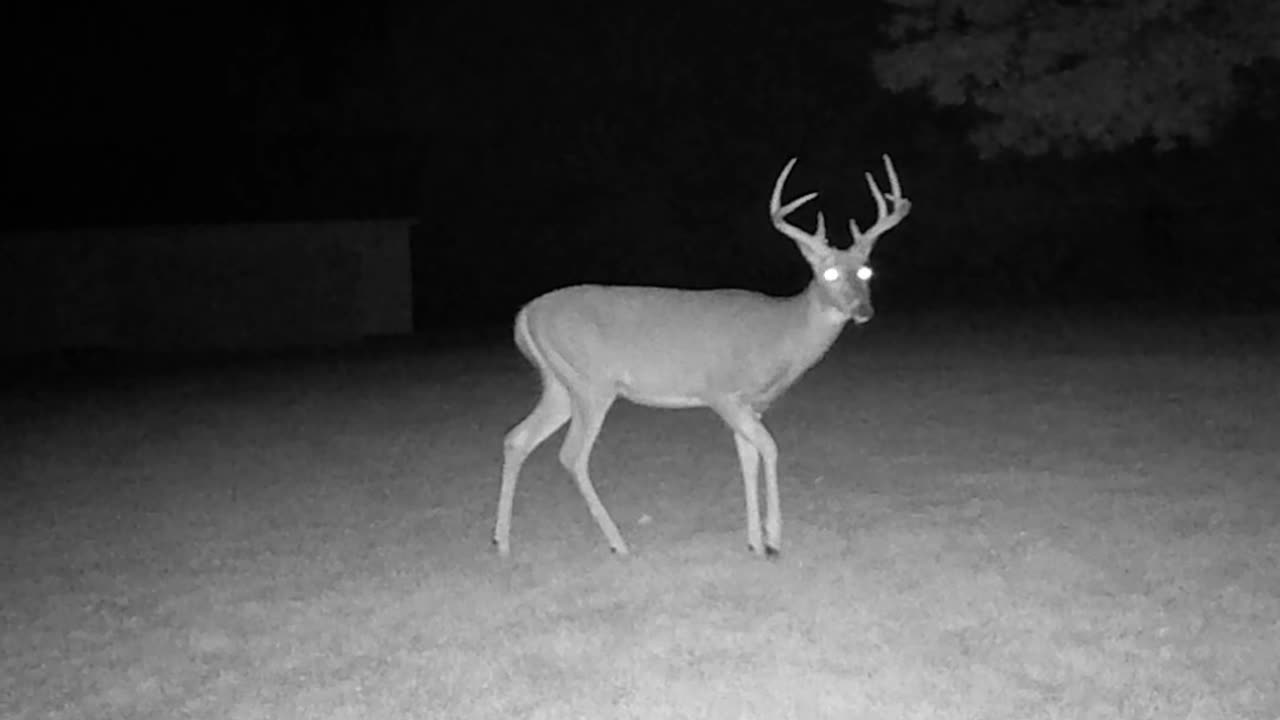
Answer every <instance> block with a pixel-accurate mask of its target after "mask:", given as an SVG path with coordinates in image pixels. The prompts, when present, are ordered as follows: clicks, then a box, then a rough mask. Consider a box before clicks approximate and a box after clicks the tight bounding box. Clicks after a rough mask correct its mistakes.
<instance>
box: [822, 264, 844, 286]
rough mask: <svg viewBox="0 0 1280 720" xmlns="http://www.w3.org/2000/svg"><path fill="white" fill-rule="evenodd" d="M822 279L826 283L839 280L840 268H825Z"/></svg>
mask: <svg viewBox="0 0 1280 720" xmlns="http://www.w3.org/2000/svg"><path fill="white" fill-rule="evenodd" d="M822 279H823V280H826V281H827V282H835V281H837V280H839V279H840V268H833V267H831V268H827V269H826V270H823V271H822Z"/></svg>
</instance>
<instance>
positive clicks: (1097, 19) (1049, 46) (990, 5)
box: [875, 0, 1280, 155]
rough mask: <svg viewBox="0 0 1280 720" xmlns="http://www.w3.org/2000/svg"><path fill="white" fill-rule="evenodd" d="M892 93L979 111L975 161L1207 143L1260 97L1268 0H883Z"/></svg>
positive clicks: (1279, 22)
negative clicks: (917, 92) (1010, 154)
mask: <svg viewBox="0 0 1280 720" xmlns="http://www.w3.org/2000/svg"><path fill="white" fill-rule="evenodd" d="M890 4H891V5H892V6H893V8H892V15H891V17H890V19H889V21H888V22H887V24H886V25H885V32H886V35H887V37H888V39H889V41H890V45H891V47H890V48H889V49H887V50H885V51H883V52H881V53H879V54H878V55H877V57H876V60H875V69H876V74H877V76H878V78H879V80H880V82H881V83H882V84H883V85H884V86H885V87H887V88H889V89H890V90H893V91H904V90H911V89H922V90H924V91H925V92H926V93H927V94H928V96H929V97H930V98H931V99H932V100H933V101H934V102H935V103H936V104H938V105H942V106H964V107H969V108H976V109H977V110H978V111H979V115H980V119H979V120H978V122H976V123H975V125H974V126H973V128H972V131H971V139H972V141H973V143H974V144H975V145H976V146H977V147H978V148H979V150H980V151H982V152H983V153H984V154H988V155H989V154H993V153H996V152H999V151H1001V150H1014V151H1018V152H1022V153H1025V154H1030V155H1035V154H1041V153H1045V152H1048V151H1050V150H1058V151H1061V152H1064V153H1068V154H1069V153H1072V152H1075V151H1078V150H1081V149H1085V148H1095V149H1106V150H1110V149H1116V148H1119V147H1123V146H1126V145H1129V144H1132V143H1135V142H1138V141H1143V140H1150V141H1153V142H1154V145H1155V147H1156V148H1157V149H1169V148H1171V147H1174V146H1175V145H1177V144H1178V143H1179V142H1184V141H1189V142H1192V143H1204V142H1206V141H1208V140H1209V139H1210V138H1212V137H1213V134H1214V131H1215V130H1216V129H1218V128H1220V127H1221V126H1222V124H1223V123H1224V122H1225V121H1226V120H1227V119H1229V118H1230V117H1232V116H1233V115H1234V114H1235V113H1236V112H1237V111H1239V110H1240V109H1241V108H1242V107H1243V106H1244V105H1246V104H1252V103H1254V102H1256V101H1257V100H1259V99H1260V98H1263V97H1269V98H1270V99H1271V101H1272V102H1274V93H1275V91H1274V90H1273V89H1271V88H1273V87H1274V85H1273V84H1272V83H1268V82H1266V80H1265V79H1263V78H1265V77H1266V76H1268V75H1269V76H1271V77H1272V78H1273V79H1276V78H1280V74H1277V73H1276V72H1275V70H1276V67H1277V60H1278V59H1280V2H1277V0H890Z"/></svg>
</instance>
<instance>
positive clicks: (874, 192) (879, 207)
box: [863, 172, 892, 219]
mask: <svg viewBox="0 0 1280 720" xmlns="http://www.w3.org/2000/svg"><path fill="white" fill-rule="evenodd" d="M863 175H865V176H866V178H867V187H869V188H871V197H872V198H874V199H875V201H876V218H877V219H881V218H883V217H884V216H885V215H888V214H889V208H888V207H887V206H886V205H885V204H884V193H882V192H880V186H879V185H877V184H876V177H875V176H874V175H872V174H871V173H869V172H867V173H863ZM890 192H892V188H890Z"/></svg>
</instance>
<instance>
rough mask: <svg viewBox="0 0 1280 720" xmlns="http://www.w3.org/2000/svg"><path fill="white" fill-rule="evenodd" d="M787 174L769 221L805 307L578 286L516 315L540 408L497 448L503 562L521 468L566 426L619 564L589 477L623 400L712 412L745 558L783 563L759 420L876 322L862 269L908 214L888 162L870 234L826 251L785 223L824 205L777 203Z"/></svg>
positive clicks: (773, 452)
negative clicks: (805, 281)
mask: <svg viewBox="0 0 1280 720" xmlns="http://www.w3.org/2000/svg"><path fill="white" fill-rule="evenodd" d="M795 164H796V158H792V159H791V160H790V162H788V163H787V164H786V166H785V167H784V168H783V169H782V172H781V173H780V174H779V175H778V179H777V181H776V182H775V183H774V185H773V195H772V197H771V199H770V201H769V216H770V218H772V220H773V225H774V227H775V228H777V229H778V231H779V232H781V233H782V234H783V235H786V236H787V237H789V238H791V239H792V240H793V241H794V242H795V244H796V247H798V248H799V249H800V254H801V255H803V256H804V259H805V260H806V261H807V262H808V263H809V267H810V268H811V269H812V270H813V280H812V281H811V282H810V283H809V285H808V287H807V288H806V289H805V290H804V291H803V292H801V293H800V294H799V295H795V296H793V297H788V298H776V297H771V296H768V295H763V294H760V293H755V292H748V291H745V290H727V289H726V290H677V289H672V288H657V287H618V286H601V285H578V286H574V287H567V288H561V289H559V290H554V291H552V292H549V293H547V294H545V295H542V296H540V297H537V298H535V299H534V300H532V301H531V302H529V303H528V304H527V305H525V306H524V307H523V308H521V309H520V312H519V313H518V314H517V315H516V320H515V343H516V347H518V348H519V349H520V352H521V353H522V354H523V355H524V356H525V357H526V358H527V359H528V360H529V362H531V363H532V364H533V365H534V366H535V367H536V368H537V370H538V373H539V374H540V375H541V380H542V396H541V398H540V399H539V400H538V404H537V406H536V407H534V409H533V411H532V412H530V413H529V415H528V417H526V418H525V419H524V420H522V421H521V422H520V423H519V424H518V425H516V426H515V428H513V429H512V430H511V432H509V433H508V434H507V436H506V440H505V442H504V447H503V450H504V452H503V460H502V487H501V490H500V491H499V495H498V518H497V524H496V526H495V529H494V533H493V541H494V544H495V545H497V547H498V552H499V553H500V554H501V555H504V556H505V555H507V554H508V553H509V552H510V534H511V505H512V502H513V500H514V496H515V490H516V480H517V478H518V477H519V475H520V468H521V466H522V465H523V464H524V461H525V459H526V458H528V456H529V454H530V453H531V452H533V450H534V449H535V448H537V447H538V446H539V445H540V444H542V442H543V441H545V440H546V439H547V438H548V437H549V436H550V435H551V434H552V433H554V432H555V431H556V430H557V429H559V428H560V427H561V426H562V425H564V424H565V423H566V422H569V431H568V433H567V434H566V436H565V439H564V444H563V445H562V446H561V448H560V462H561V464H563V465H564V467H565V468H566V469H567V470H568V471H569V473H570V474H571V475H572V476H573V479H574V481H575V482H576V483H577V486H578V490H579V491H580V492H581V493H582V497H583V498H584V499H585V500H586V502H587V507H588V508H589V509H590V511H591V516H592V517H593V518H595V521H596V524H597V525H599V526H600V530H601V531H602V532H603V533H604V536H605V538H606V539H607V540H608V542H609V547H610V548H612V550H613V552H615V553H617V554H619V555H626V554H627V552H628V551H627V543H626V542H625V541H624V540H623V539H622V534H621V533H620V532H618V526H617V525H615V524H614V522H613V518H611V517H610V516H609V511H608V510H606V509H605V507H604V504H603V503H602V502H600V496H599V495H597V494H596V490H595V486H594V485H592V483H591V476H590V474H588V472H587V465H588V463H589V460H590V457H591V448H592V446H593V445H594V444H595V441H596V437H597V436H598V435H599V433H600V428H601V426H602V425H603V423H604V418H605V414H606V413H608V412H609V408H610V407H611V406H612V405H613V403H614V401H615V400H616V399H617V398H618V397H623V398H626V399H628V400H630V401H632V402H634V403H638V404H641V405H646V406H650V407H656V408H694V407H706V408H710V409H711V410H713V411H715V412H716V413H717V414H718V415H719V416H720V417H721V418H722V419H723V420H724V422H725V423H726V424H727V425H728V426H729V428H730V429H732V430H733V440H734V444H735V445H736V446H737V451H738V461H739V463H740V464H741V466H742V480H743V483H744V486H745V490H746V500H747V547H748V549H750V550H751V552H753V553H756V554H757V555H759V554H767V555H776V554H777V553H778V552H779V549H780V548H781V541H782V519H781V517H780V510H779V507H778V505H779V499H778V448H777V445H776V444H775V443H774V440H773V436H772V435H770V434H769V431H768V429H766V428H765V426H764V424H763V423H762V422H761V420H760V418H761V415H762V414H763V413H764V411H765V409H766V408H767V407H768V406H769V404H770V403H771V402H772V401H773V400H775V399H777V398H778V396H779V395H781V394H782V393H783V392H784V391H785V390H786V389H787V388H788V387H790V386H791V385H792V384H793V383H794V382H795V381H796V380H797V379H799V378H800V376H801V375H803V374H804V372H805V371H806V370H808V369H809V368H810V367H812V366H813V365H814V364H815V363H817V362H818V360H819V359H821V358H822V356H823V355H824V354H825V353H826V352H827V349H828V348H830V347H831V344H832V343H833V342H835V339H836V337H837V336H838V335H839V334H840V331H841V330H842V329H843V328H844V326H845V324H846V323H847V322H848V321H849V320H853V322H854V323H857V324H862V323H865V322H867V321H868V320H870V319H871V316H872V313H873V310H872V305H871V291H870V288H869V286H868V281H869V280H870V278H871V268H870V267H868V265H867V259H868V257H869V256H870V255H871V251H872V249H873V248H874V247H875V244H876V241H877V240H879V238H880V237H881V236H883V235H884V233H885V232H887V231H888V230H890V229H891V228H893V227H894V226H895V225H897V224H898V223H899V222H901V221H902V219H903V218H905V217H906V216H907V213H908V212H910V211H911V201H909V200H907V199H906V198H904V197H903V196H902V188H901V186H900V185H899V184H898V175H897V173H896V172H895V171H894V168H893V162H892V161H891V160H890V159H889V156H888V155H885V156H884V166H885V171H886V173H887V175H888V177H889V194H888V195H887V196H886V195H885V194H884V193H882V192H881V191H880V187H879V186H878V185H877V184H876V181H875V178H874V177H873V176H872V175H871V173H866V178H867V185H868V187H870V189H871V196H872V198H874V200H875V203H876V210H877V219H876V222H875V224H874V225H872V226H871V227H870V228H869V229H868V230H866V231H865V232H863V231H861V230H860V229H859V228H858V225H857V223H856V222H855V221H854V220H849V231H850V233H851V234H852V236H853V244H852V245H851V246H850V247H849V249H848V250H839V249H837V248H834V247H832V246H831V245H830V244H828V242H827V229H826V222H825V220H824V219H823V216H822V213H821V212H819V213H818V222H817V229H816V230H815V231H814V232H813V233H809V232H806V231H804V230H802V229H800V228H799V227H796V226H795V225H792V224H791V223H789V222H787V216H788V215H790V214H791V213H792V212H794V211H795V210H796V209H797V208H799V207H800V206H802V205H804V204H806V203H808V202H809V201H811V200H813V199H814V198H816V197H817V196H818V193H816V192H815V193H809V194H808V195H805V196H803V197H800V198H797V199H795V200H792V201H791V202H789V203H787V204H785V205H783V204H782V188H783V185H785V184H786V182H787V177H788V176H789V175H790V174H791V169H792V168H793V167H795ZM886 198H887V201H888V202H887V203H886ZM890 206H891V207H890ZM762 459H763V461H764V482H765V491H766V501H767V508H766V512H767V515H766V518H765V524H764V537H763V539H762V538H761V532H760V505H759V495H758V493H759V489H758V480H757V478H758V477H759V475H758V473H759V469H760V462H761V460H762Z"/></svg>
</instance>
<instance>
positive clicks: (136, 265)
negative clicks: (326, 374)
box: [0, 219, 414, 354]
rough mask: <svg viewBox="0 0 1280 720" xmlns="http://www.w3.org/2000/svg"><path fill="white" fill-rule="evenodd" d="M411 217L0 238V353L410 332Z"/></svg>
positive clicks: (267, 342) (327, 339)
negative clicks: (402, 218)
mask: <svg viewBox="0 0 1280 720" xmlns="http://www.w3.org/2000/svg"><path fill="white" fill-rule="evenodd" d="M413 222H414V221H412V220H400V219H395V220H374V221H342V222H315V223H264V224H245V225H194V226H175V227H146V228H124V229H109V230H92V229H88V230H70V231H51V232H35V233H21V234H9V235H5V236H3V237H0V352H3V353H8V354H13V353H26V352H39V351H47V350H56V349H61V348H121V349H141V350H200V349H237V348H268V347H279V346H290V345H314V344H326V343H335V342H343V341H348V340H355V339H358V338H361V337H365V336H369V335H394V334H402V333H409V332H412V330H413V289H412V277H411V275H412V270H411V258H410V246H409V229H410V226H411V225H412V224H413Z"/></svg>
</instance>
